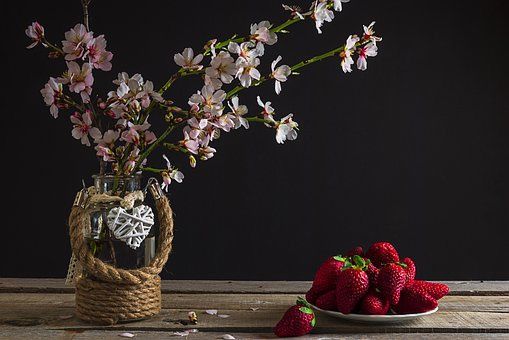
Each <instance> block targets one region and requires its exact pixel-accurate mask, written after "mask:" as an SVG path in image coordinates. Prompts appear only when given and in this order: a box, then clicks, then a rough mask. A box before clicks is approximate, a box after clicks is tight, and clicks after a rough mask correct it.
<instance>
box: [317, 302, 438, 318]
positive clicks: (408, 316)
mask: <svg viewBox="0 0 509 340" xmlns="http://www.w3.org/2000/svg"><path fill="white" fill-rule="evenodd" d="M310 305H311V307H312V308H313V309H315V310H317V311H319V312H322V313H325V314H328V315H332V316H336V317H340V318H343V319H352V318H361V319H365V320H369V319H373V320H397V319H408V318H417V317H421V316H426V315H431V314H434V313H436V312H437V311H438V308H439V306H437V307H435V308H433V309H432V310H429V311H427V312H423V313H412V314H392V315H391V314H386V315H370V314H355V313H350V314H343V313H341V312H338V311H333V310H327V309H321V308H319V307H317V306H315V305H313V304H310Z"/></svg>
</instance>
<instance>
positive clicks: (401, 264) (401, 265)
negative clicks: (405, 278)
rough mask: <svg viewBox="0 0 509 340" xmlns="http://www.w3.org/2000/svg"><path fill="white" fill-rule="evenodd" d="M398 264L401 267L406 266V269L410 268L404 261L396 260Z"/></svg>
mask: <svg viewBox="0 0 509 340" xmlns="http://www.w3.org/2000/svg"><path fill="white" fill-rule="evenodd" d="M396 264H397V265H398V266H400V267H403V268H405V269H407V268H408V265H407V264H406V263H404V262H396Z"/></svg>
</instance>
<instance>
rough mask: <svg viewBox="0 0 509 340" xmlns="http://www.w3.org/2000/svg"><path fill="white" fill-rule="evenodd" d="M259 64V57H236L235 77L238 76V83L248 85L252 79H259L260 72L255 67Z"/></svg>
mask: <svg viewBox="0 0 509 340" xmlns="http://www.w3.org/2000/svg"><path fill="white" fill-rule="evenodd" d="M259 65H260V59H258V58H251V59H247V60H246V59H244V58H239V59H237V66H238V68H239V70H238V71H237V77H238V78H239V81H240V84H241V85H242V86H244V87H250V86H251V84H252V82H253V79H254V80H260V77H261V74H260V71H258V70H257V69H256V68H257V67H258V66H259Z"/></svg>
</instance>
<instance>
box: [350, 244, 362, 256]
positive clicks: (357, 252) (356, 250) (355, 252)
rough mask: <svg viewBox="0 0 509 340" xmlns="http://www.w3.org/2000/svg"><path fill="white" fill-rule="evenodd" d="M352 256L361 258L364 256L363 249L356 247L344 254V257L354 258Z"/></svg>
mask: <svg viewBox="0 0 509 340" xmlns="http://www.w3.org/2000/svg"><path fill="white" fill-rule="evenodd" d="M354 255H359V256H362V255H364V249H362V247H361V246H357V247H355V248H352V249H350V250H349V251H348V252H347V253H346V256H348V257H350V256H354Z"/></svg>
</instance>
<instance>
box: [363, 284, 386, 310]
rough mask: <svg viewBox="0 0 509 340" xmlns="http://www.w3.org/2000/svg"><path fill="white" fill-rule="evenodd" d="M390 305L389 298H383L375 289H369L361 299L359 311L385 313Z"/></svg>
mask: <svg viewBox="0 0 509 340" xmlns="http://www.w3.org/2000/svg"><path fill="white" fill-rule="evenodd" d="M390 307H391V304H390V303H389V300H387V299H385V298H383V297H382V296H381V295H380V293H378V292H377V291H375V290H370V291H369V292H368V293H367V294H366V295H364V297H363V298H362V300H361V304H360V312H361V313H362V314H369V315H385V314H387V312H388V311H389V308H390Z"/></svg>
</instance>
